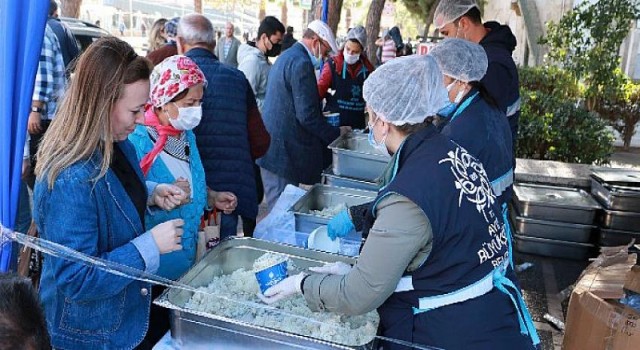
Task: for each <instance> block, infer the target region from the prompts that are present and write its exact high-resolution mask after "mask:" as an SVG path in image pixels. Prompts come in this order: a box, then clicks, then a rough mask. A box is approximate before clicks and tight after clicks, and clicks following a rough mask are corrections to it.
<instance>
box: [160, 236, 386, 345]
mask: <svg viewBox="0 0 640 350" xmlns="http://www.w3.org/2000/svg"><path fill="white" fill-rule="evenodd" d="M269 252H274V253H280V254H285V255H288V256H289V257H290V259H291V260H292V261H293V263H294V264H295V265H296V266H297V267H299V268H300V269H306V268H308V267H311V266H319V265H322V264H323V263H326V262H332V261H342V262H344V263H348V264H353V263H354V262H355V260H354V259H352V258H349V257H345V256H340V255H335V254H329V253H323V252H319V251H312V250H305V249H301V248H298V247H294V246H288V245H282V244H276V243H272V242H267V241H262V240H257V239H253V238H229V239H226V240H224V241H222V242H221V243H220V244H219V245H218V246H216V247H215V248H214V249H213V250H211V252H209V253H208V254H207V255H206V256H205V257H204V258H203V259H202V260H200V262H198V263H197V264H196V265H195V266H194V267H193V268H192V269H191V270H189V272H187V273H186V274H185V275H184V276H183V277H182V278H180V280H179V281H178V282H181V283H184V284H187V285H189V286H191V287H195V288H198V287H206V286H207V285H208V284H209V283H210V282H211V281H212V280H213V277H214V276H220V275H223V274H230V273H232V272H233V271H235V270H237V269H240V268H245V269H251V268H252V266H253V262H254V261H255V260H256V259H257V258H258V257H260V256H261V255H263V254H265V253H269ZM192 295H193V292H190V291H186V290H181V289H177V288H168V289H167V290H165V291H164V292H163V293H162V295H161V296H160V297H159V298H157V299H156V300H155V301H154V303H155V304H156V305H160V306H162V307H165V308H167V309H169V311H170V313H171V337H172V338H173V340H174V341H175V342H176V343H177V344H178V345H179V346H180V348H181V349H225V350H227V349H229V350H234V349H260V350H279V349H284V350H287V349H345V350H346V349H358V350H369V349H373V348H374V346H375V344H374V343H375V338H373V337H375V334H374V335H373V337H372V340H371V342H369V343H367V344H362V345H361V346H357V347H349V346H345V345H341V344H337V343H332V342H328V341H323V340H318V339H314V338H310V337H304V336H300V335H296V334H293V333H288V332H284V331H279V330H275V329H271V328H266V327H258V326H255V325H252V324H250V323H245V322H242V321H239V320H235V319H231V318H227V317H224V316H219V315H214V314H208V313H205V312H199V311H195V310H190V309H187V308H186V307H185V306H186V304H187V302H188V301H189V299H191V296H192Z"/></svg>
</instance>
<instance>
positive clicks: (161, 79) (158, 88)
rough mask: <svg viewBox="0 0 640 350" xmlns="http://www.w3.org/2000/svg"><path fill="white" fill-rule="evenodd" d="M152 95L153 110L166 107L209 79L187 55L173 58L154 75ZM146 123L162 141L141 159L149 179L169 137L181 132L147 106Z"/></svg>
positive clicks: (141, 164) (161, 65)
mask: <svg viewBox="0 0 640 350" xmlns="http://www.w3.org/2000/svg"><path fill="white" fill-rule="evenodd" d="M150 80H151V94H150V96H149V100H150V103H151V105H152V106H153V107H162V106H164V105H166V104H167V103H169V102H170V101H171V100H173V98H174V97H176V96H177V95H178V94H179V93H181V92H182V91H184V90H186V89H188V88H190V87H192V86H195V85H198V84H204V85H205V86H206V85H207V79H206V78H205V77H204V74H203V73H202V71H201V70H200V68H198V66H197V65H196V64H195V62H193V61H192V60H191V59H190V58H189V57H187V56H180V55H176V56H171V57H169V58H167V59H165V60H164V61H162V62H160V64H158V65H157V66H155V68H153V72H152V73H151V78H150ZM144 120H145V124H146V125H148V126H151V127H154V128H155V129H156V131H157V132H158V135H159V137H158V139H157V140H156V142H155V143H154V145H153V148H152V149H151V151H150V152H149V153H147V154H145V156H144V157H142V160H140V168H142V172H143V173H144V175H145V176H146V175H147V173H148V172H149V169H151V165H153V162H154V161H155V160H156V157H157V156H158V154H160V152H162V149H163V148H164V145H165V144H166V143H167V138H168V137H169V136H177V135H179V134H180V133H181V131H180V130H177V129H175V128H174V127H173V126H171V125H162V124H160V121H159V120H158V116H157V115H156V114H155V112H154V111H153V108H150V107H149V106H148V105H147V110H146V112H145V114H144Z"/></svg>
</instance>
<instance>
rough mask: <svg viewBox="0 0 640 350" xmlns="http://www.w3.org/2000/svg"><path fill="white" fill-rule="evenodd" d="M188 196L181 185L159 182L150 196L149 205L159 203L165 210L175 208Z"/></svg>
mask: <svg viewBox="0 0 640 350" xmlns="http://www.w3.org/2000/svg"><path fill="white" fill-rule="evenodd" d="M185 198H187V195H186V193H185V192H184V191H183V190H182V189H180V187H178V186H176V185H171V184H159V185H158V186H156V188H154V189H153V193H152V194H151V197H149V202H148V204H149V205H157V206H158V207H160V208H162V209H164V210H173V209H175V208H176V207H177V206H179V205H181V204H182V202H183V201H184V200H185Z"/></svg>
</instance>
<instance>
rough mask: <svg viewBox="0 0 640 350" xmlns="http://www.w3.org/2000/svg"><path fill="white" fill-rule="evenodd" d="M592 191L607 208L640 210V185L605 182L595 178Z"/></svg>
mask: <svg viewBox="0 0 640 350" xmlns="http://www.w3.org/2000/svg"><path fill="white" fill-rule="evenodd" d="M591 193H592V194H593V195H594V197H596V198H597V199H598V201H599V202H600V203H602V205H603V206H604V207H605V208H607V209H611V210H622V211H633V212H640V187H638V188H634V187H627V186H617V185H609V184H606V183H605V184H603V183H601V182H600V181H598V180H596V178H593V179H591Z"/></svg>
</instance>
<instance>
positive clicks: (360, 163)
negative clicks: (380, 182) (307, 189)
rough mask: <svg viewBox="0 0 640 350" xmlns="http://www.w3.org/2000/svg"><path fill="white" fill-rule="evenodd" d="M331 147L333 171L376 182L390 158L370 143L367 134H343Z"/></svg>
mask: <svg viewBox="0 0 640 350" xmlns="http://www.w3.org/2000/svg"><path fill="white" fill-rule="evenodd" d="M329 148H330V149H331V152H332V153H333V163H332V165H331V167H332V169H333V173H334V174H335V175H338V176H346V177H350V178H354V179H361V180H367V181H373V182H375V181H376V180H377V179H378V178H379V177H380V176H381V175H382V172H383V171H384V169H385V167H386V166H387V163H388V162H389V159H390V158H389V156H388V155H385V154H383V153H382V152H380V151H378V150H377V149H375V148H373V147H372V146H371V145H370V144H369V141H367V135H366V134H354V133H350V134H347V135H344V136H341V137H339V138H337V139H336V140H335V141H333V142H332V143H331V144H330V145H329Z"/></svg>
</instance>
